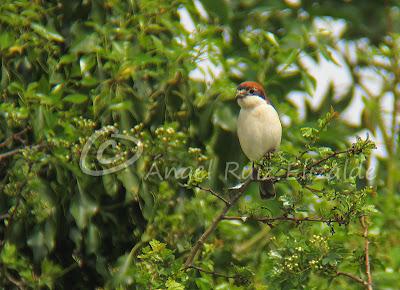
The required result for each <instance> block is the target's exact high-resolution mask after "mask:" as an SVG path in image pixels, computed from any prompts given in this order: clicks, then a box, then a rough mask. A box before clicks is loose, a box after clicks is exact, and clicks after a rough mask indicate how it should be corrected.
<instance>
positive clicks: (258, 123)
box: [238, 103, 282, 161]
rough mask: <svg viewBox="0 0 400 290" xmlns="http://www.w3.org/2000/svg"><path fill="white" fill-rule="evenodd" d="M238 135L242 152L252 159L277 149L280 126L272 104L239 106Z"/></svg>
mask: <svg viewBox="0 0 400 290" xmlns="http://www.w3.org/2000/svg"><path fill="white" fill-rule="evenodd" d="M238 136H239V142H240V146H241V147H242V150H243V152H244V154H245V155H246V156H247V157H248V158H249V159H250V160H252V161H254V160H258V159H260V158H261V157H263V156H264V155H265V154H266V153H268V152H270V151H273V150H275V149H278V147H279V145H280V143H281V136H282V126H281V122H280V120H279V116H278V113H277V112H276V110H275V109H274V107H273V106H271V105H269V104H267V103H263V104H262V105H258V106H256V107H251V108H243V107H242V108H241V110H240V113H239V119H238Z"/></svg>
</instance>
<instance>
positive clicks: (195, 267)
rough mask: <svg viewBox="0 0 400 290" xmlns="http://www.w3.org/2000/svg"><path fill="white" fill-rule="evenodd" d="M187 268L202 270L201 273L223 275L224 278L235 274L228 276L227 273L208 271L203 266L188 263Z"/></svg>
mask: <svg viewBox="0 0 400 290" xmlns="http://www.w3.org/2000/svg"><path fill="white" fill-rule="evenodd" d="M188 268H191V269H195V270H197V271H199V272H203V273H206V274H210V275H213V276H218V277H224V278H228V279H229V278H235V276H228V275H225V274H221V273H218V272H214V271H208V270H205V269H203V268H200V267H197V266H194V265H190V266H189V267H188Z"/></svg>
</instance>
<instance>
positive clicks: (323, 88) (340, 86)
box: [300, 49, 353, 109]
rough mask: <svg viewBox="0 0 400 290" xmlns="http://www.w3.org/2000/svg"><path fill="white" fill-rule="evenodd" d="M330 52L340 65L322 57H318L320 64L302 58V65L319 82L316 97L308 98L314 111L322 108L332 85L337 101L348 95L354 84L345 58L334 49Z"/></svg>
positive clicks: (302, 56)
mask: <svg viewBox="0 0 400 290" xmlns="http://www.w3.org/2000/svg"><path fill="white" fill-rule="evenodd" d="M330 51H331V53H332V55H333V57H334V58H335V59H336V61H337V62H338V63H339V65H336V64H335V63H333V62H331V61H328V60H326V59H325V58H324V57H322V56H321V55H319V57H318V59H319V62H318V63H317V62H315V61H314V59H312V58H311V57H310V56H308V55H305V54H302V55H301V57H300V61H301V63H302V65H303V66H304V67H305V68H306V69H307V71H308V72H309V73H310V74H311V75H312V76H313V77H314V78H315V79H316V81H317V86H316V88H315V93H314V95H313V96H307V100H308V102H309V103H310V105H311V107H312V108H313V109H318V108H319V107H320V106H321V104H322V102H323V101H324V99H325V96H326V94H327V93H328V90H329V86H330V84H333V87H334V95H335V99H340V98H341V97H343V96H344V95H345V94H347V93H348V91H349V89H350V88H351V86H352V83H353V80H352V77H351V73H350V70H349V68H348V67H347V65H346V63H345V61H344V60H343V57H342V56H341V55H340V54H339V53H337V52H336V51H334V50H332V49H330Z"/></svg>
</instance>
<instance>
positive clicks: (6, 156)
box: [0, 144, 46, 161]
mask: <svg viewBox="0 0 400 290" xmlns="http://www.w3.org/2000/svg"><path fill="white" fill-rule="evenodd" d="M45 146H46V145H45V144H38V145H28V146H25V147H20V148H17V149H13V150H11V151H8V152H6V153H3V154H0V161H1V160H2V159H5V158H8V157H10V156H13V155H16V154H18V153H19V152H21V150H24V149H40V148H43V147H45Z"/></svg>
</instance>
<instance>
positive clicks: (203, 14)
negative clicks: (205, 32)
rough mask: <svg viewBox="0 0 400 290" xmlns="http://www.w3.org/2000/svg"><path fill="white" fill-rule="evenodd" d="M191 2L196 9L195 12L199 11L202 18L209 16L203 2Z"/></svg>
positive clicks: (195, 0) (197, 0)
mask: <svg viewBox="0 0 400 290" xmlns="http://www.w3.org/2000/svg"><path fill="white" fill-rule="evenodd" d="M193 3H194V6H195V7H196V9H197V12H199V14H200V16H201V17H202V18H204V19H206V20H208V19H209V16H208V13H207V11H206V9H204V6H203V4H201V2H200V1H199V0H194V1H193Z"/></svg>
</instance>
